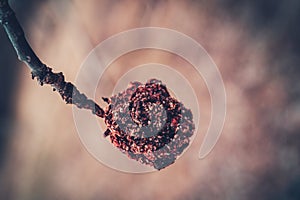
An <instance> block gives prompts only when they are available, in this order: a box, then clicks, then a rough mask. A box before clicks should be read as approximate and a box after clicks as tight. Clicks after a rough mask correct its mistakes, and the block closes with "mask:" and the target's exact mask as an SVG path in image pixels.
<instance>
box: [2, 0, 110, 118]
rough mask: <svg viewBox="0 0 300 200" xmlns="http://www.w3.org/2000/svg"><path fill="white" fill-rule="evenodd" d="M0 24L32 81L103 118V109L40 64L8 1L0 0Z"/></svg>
mask: <svg viewBox="0 0 300 200" xmlns="http://www.w3.org/2000/svg"><path fill="white" fill-rule="evenodd" d="M0 23H1V24H2V26H3V27H4V29H5V31H6V33H7V35H8V37H9V39H10V42H11V43H12V45H13V47H14V49H15V51H16V53H17V55H18V59H19V60H20V61H22V62H24V63H26V64H27V66H28V67H29V68H30V69H31V74H32V79H34V78H35V77H36V78H37V80H38V82H39V83H40V84H41V85H43V84H49V85H51V86H52V88H53V90H54V91H58V92H59V94H60V95H61V97H62V99H63V100H64V101H65V102H66V103H67V104H74V105H76V106H77V107H78V108H84V109H88V110H91V111H92V112H93V114H95V115H97V116H99V117H104V111H103V109H102V108H101V107H100V106H99V105H98V104H97V103H95V102H94V101H93V100H90V99H88V98H87V97H86V96H85V95H84V94H82V93H80V92H79V90H78V89H77V88H76V87H75V86H74V85H73V84H72V83H70V82H66V81H65V77H64V75H63V73H62V72H60V73H53V72H52V69H51V68H50V67H47V66H46V65H45V64H44V63H42V62H41V60H40V59H39V58H38V57H37V55H36V54H35V53H34V51H33V50H32V48H31V47H30V45H29V43H28V42H27V40H26V38H25V34H24V31H23V29H22V27H21V25H20V23H19V22H18V20H17V18H16V16H15V13H14V11H13V10H12V9H11V7H10V6H9V4H8V0H0Z"/></svg>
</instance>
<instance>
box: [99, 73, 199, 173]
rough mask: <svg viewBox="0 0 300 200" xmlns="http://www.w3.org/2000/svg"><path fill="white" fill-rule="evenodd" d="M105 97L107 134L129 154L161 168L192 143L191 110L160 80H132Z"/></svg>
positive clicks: (113, 142)
mask: <svg viewBox="0 0 300 200" xmlns="http://www.w3.org/2000/svg"><path fill="white" fill-rule="evenodd" d="M103 100H104V101H105V102H107V103H108V106H107V108H106V109H105V114H104V118H105V124H106V126H107V130H106V131H105V133H104V136H109V138H110V141H111V142H112V144H113V145H114V146H116V147H117V148H119V149H120V150H121V151H122V152H123V153H125V154H127V156H128V157H130V158H132V159H134V160H137V161H139V162H141V163H143V164H147V165H150V166H153V167H154V168H155V169H158V170H160V169H162V168H165V167H167V166H168V165H170V164H172V163H174V162H175V160H176V158H177V157H178V156H179V155H180V154H181V153H182V152H183V150H184V149H185V148H186V147H187V146H188V145H189V142H190V138H191V136H192V135H193V132H194V129H195V126H194V123H193V116H192V112H191V111H190V110H189V109H187V108H185V107H184V105H183V104H182V103H180V102H179V101H177V100H176V99H175V98H174V97H172V96H171V95H170V94H169V92H168V90H167V88H166V86H165V85H163V84H162V82H161V81H159V80H156V79H151V80H149V81H148V82H147V83H146V84H144V85H143V84H142V83H140V82H132V83H131V84H130V85H129V86H128V88H127V89H126V90H125V91H123V92H120V93H118V94H116V95H114V96H112V97H110V98H103Z"/></svg>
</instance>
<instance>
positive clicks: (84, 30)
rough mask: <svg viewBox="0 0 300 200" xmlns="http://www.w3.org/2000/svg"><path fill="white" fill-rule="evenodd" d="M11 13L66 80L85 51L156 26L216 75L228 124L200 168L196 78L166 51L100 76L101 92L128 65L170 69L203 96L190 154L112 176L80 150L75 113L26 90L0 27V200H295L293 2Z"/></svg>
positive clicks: (133, 57) (119, 5) (297, 94)
mask: <svg viewBox="0 0 300 200" xmlns="http://www.w3.org/2000/svg"><path fill="white" fill-rule="evenodd" d="M10 3H11V6H12V7H13V9H14V10H15V12H16V15H17V17H18V19H19V20H20V23H21V24H22V26H23V27H24V30H25V32H26V35H27V38H28V40H29V42H30V43H31V45H32V47H33V49H34V50H35V51H36V52H37V54H38V56H39V57H40V58H41V59H42V60H43V61H44V62H45V63H46V64H47V65H49V66H51V67H52V68H53V69H54V71H56V72H58V71H62V72H64V74H65V76H66V79H67V80H68V81H71V82H74V80H75V78H76V74H77V72H78V70H79V68H80V65H81V64H82V62H83V61H84V59H85V58H86V56H87V55H88V53H89V52H90V51H91V50H92V49H93V48H94V47H95V46H96V45H97V44H98V43H100V42H101V41H103V40H105V39H106V38H108V37H109V36H112V35H114V34H116V33H119V32H122V31H125V30H128V29H132V28H137V27H144V26H158V27H164V28H171V29H174V30H177V31H180V32H182V33H185V34H187V35H189V36H191V37H192V38H194V39H195V40H196V41H198V42H199V43H200V44H201V45H203V47H204V48H205V49H206V50H207V51H208V53H209V54H210V55H211V57H212V58H213V60H214V61H215V62H216V64H217V66H218V67H219V70H220V72H221V74H222V76H223V79H224V83H225V87H226V92H227V117H226V122H225V126H224V130H223V133H222V135H221V138H220V140H219V141H218V143H217V145H216V146H215V148H214V149H213V151H212V152H211V153H210V154H209V156H208V157H206V158H205V159H204V160H198V158H197V155H198V152H199V147H200V144H201V142H202V141H203V136H204V133H205V131H206V130H207V127H208V121H209V118H210V109H209V105H210V103H209V95H208V93H207V91H206V90H205V86H204V85H203V84H199V80H200V79H201V77H199V76H198V75H197V74H196V73H193V69H192V67H188V66H185V64H186V63H184V61H183V60H181V59H179V58H177V59H175V58H174V55H172V56H170V55H168V54H166V53H162V52H160V53H159V52H152V53H151V52H149V51H145V52H135V53H132V54H130V55H127V58H120V60H119V61H116V63H114V64H113V65H112V66H114V67H111V68H110V69H109V70H108V71H107V77H109V78H110V80H111V81H106V82H111V83H112V84H111V85H107V88H108V90H110V91H111V90H112V89H113V88H112V86H113V84H114V83H115V82H117V80H118V77H120V76H122V74H124V73H125V72H126V71H127V70H129V68H130V67H128V66H129V65H130V66H134V65H137V64H142V62H150V61H151V62H158V63H163V64H168V65H170V66H171V67H174V68H176V69H177V70H178V71H180V72H182V73H184V75H185V76H186V77H187V78H188V80H189V81H190V82H191V85H192V86H193V87H194V88H195V89H196V90H197V91H199V92H198V93H197V94H196V95H197V97H198V98H199V99H200V100H201V102H200V104H201V105H200V107H201V124H200V127H199V131H198V134H197V137H196V138H195V140H194V142H193V144H192V145H191V147H190V148H189V149H188V150H187V151H186V153H185V154H184V155H183V156H182V157H181V158H180V159H179V160H178V161H177V162H176V163H175V164H173V165H171V166H170V167H168V168H166V169H164V170H162V171H160V172H154V173H147V174H128V173H121V172H118V171H115V170H112V169H110V168H108V167H106V166H105V165H103V164H101V163H99V162H98V161H96V160H95V159H94V158H93V157H92V156H91V155H90V154H89V153H88V152H87V151H86V150H85V148H84V146H83V145H82V144H81V142H80V139H79V137H78V135H77V132H76V128H75V124H74V121H73V116H72V107H71V106H70V105H66V104H65V103H64V102H63V101H62V100H61V98H60V97H59V95H58V94H57V93H55V92H52V90H51V88H50V87H49V86H43V87H41V86H39V85H38V83H37V82H36V81H32V80H31V75H30V70H29V69H28V68H27V67H26V66H25V65H24V64H22V63H20V62H19V61H18V60H17V57H16V54H15V52H14V50H13V48H12V45H11V44H10V43H9V40H8V38H7V36H6V34H5V32H4V31H3V29H2V28H1V29H0V91H1V98H0V199H204V200H215V199H228V200H233V199H238V200H241V199H245V200H246V199H264V200H265V199H283V200H289V199H299V198H300V189H299V188H300V169H299V166H300V160H299V158H300V135H299V134H300V84H299V83H298V80H299V77H300V68H299V61H300V60H299V59H300V37H299V35H300V26H298V23H299V20H300V2H299V1H297V0H287V1H279V0H261V1H258V0H254V1H246V0H239V1H236V0H213V1H208V0H187V1H179V0H178V1H170V0H169V1H163V0H147V1H146V0H142V1H141V0H123V1H119V0H113V1H112V0H88V1H79V0H60V1H59V0H45V1H38V0H35V1H34V0H27V1H21V0H11V1H10ZM128 63H130V64H128ZM122 66H124V67H122ZM126 66H127V67H126ZM103 81H105V80H103ZM200 82H201V80H200ZM202 83H203V81H202ZM96 101H98V102H99V103H100V104H101V105H104V104H103V102H101V101H100V100H96ZM100 134H101V133H100Z"/></svg>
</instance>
